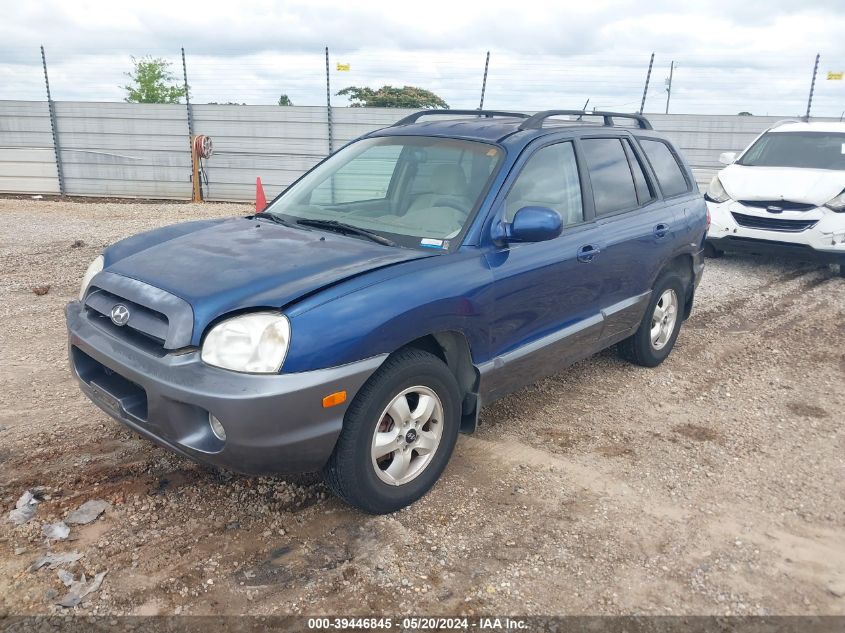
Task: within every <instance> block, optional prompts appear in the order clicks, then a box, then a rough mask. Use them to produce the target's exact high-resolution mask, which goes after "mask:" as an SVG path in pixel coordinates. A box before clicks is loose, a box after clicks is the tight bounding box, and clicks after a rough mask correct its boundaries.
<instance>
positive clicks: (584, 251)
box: [578, 244, 601, 264]
mask: <svg viewBox="0 0 845 633" xmlns="http://www.w3.org/2000/svg"><path fill="white" fill-rule="evenodd" d="M599 253H601V249H600V248H598V247H597V246H593V245H592V244H587V245H585V246H582V247H581V248H579V249H578V261H579V262H582V263H584V264H586V263H588V262H591V261H593V258H594V257H595V256H596V255H598V254H599Z"/></svg>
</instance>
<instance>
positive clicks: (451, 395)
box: [323, 348, 461, 514]
mask: <svg viewBox="0 0 845 633" xmlns="http://www.w3.org/2000/svg"><path fill="white" fill-rule="evenodd" d="M423 397H426V398H427V400H425V401H424V402H425V404H426V405H428V406H430V408H431V413H430V415H429V417H428V418H427V422H425V423H424V424H422V423H420V421H421V420H422V419H423V418H424V417H425V413H423V415H421V416H419V419H418V420H417V422H414V420H413V419H412V418H413V414H414V413H418V412H419V411H423V409H425V410H426V411H427V410H428V408H427V407H423V406H422V404H423V400H422V399H423ZM403 401H404V403H405V408H404V409H403V407H402V404H401V403H402V402H403ZM394 404H395V405H396V407H395V408H392V407H393V405H394ZM438 406H439V409H438ZM405 410H406V413H407V414H410V415H407V414H406V415H405V416H403V415H401V412H402V411H405ZM391 411H393V412H394V413H393V414H391ZM397 411H398V413H396V412H397ZM460 416H461V397H460V391H459V389H458V384H457V381H456V380H455V377H454V376H453V375H452V372H451V371H450V370H449V368H448V367H447V366H446V364H445V363H444V362H443V361H441V360H440V359H439V358H438V357H437V356H435V355H434V354H430V353H429V352H425V351H422V350H418V349H412V348H408V349H403V350H400V351H398V352H396V353H395V354H393V355H392V356H390V357H389V358H388V359H387V360H386V361H385V362H384V364H383V365H382V366H381V367H379V369H378V370H376V372H375V373H374V374H373V375H372V376H371V377H370V379H369V380H368V381H367V382H366V383H365V384H364V386H363V387H361V390H360V391H359V392H358V394H357V395H356V396H355V398H354V400H353V401H352V404H350V405H349V409H347V411H346V415H345V416H344V419H343V430H342V431H341V433H340V437H339V438H338V441H337V444H336V445H335V448H334V452H333V453H332V456H331V457H330V458H329V461H328V462H327V463H326V465H325V466H324V467H323V478H324V480H325V482H326V484H327V485H328V486H329V488H331V490H332V491H333V492H334V493H335V494H336V495H337V496H338V497H340V498H341V499H343V500H344V501H346V502H347V503H349V504H350V505H353V506H355V507H356V508H359V509H360V510H363V511H364V512H368V513H370V514H387V513H389V512H395V511H396V510H399V509H401V508H404V507H405V506H407V505H410V504H411V503H413V502H414V501H416V500H417V499H419V498H420V497H422V496H423V495H424V494H425V493H427V492H428V491H429V490H430V489H431V487H432V486H433V485H434V483H435V482H436V481H437V480H438V478H439V477H440V475H441V473H442V472H443V469H444V468H446V464H447V463H448V462H449V458H450V457H451V455H452V450H453V449H454V448H455V442H456V441H457V438H458V430H459V428H460V421H461V417H460ZM394 417H395V418H397V419H396V420H394ZM403 417H404V418H405V419H404V420H403V419H401V418H403ZM438 417H442V420H437V419H436V418H438ZM405 424H407V426H403V425H405ZM411 429H413V432H414V436H413V438H414V439H413V441H412V442H411V443H409V438H411V435H410V433H411ZM377 431H378V437H376V433H377ZM438 434H439V439H437V440H436V443H435V439H432V438H433V437H435V436H438ZM388 437H390V438H391V440H390V442H388V441H386V440H384V439H383V438H388ZM377 441H378V442H379V443H380V444H379V445H377V444H376V442H377ZM393 441H395V442H396V451H395V452H390V453H388V454H385V455H383V456H381V457H378V458H376V456H375V455H376V453H378V452H381V450H386V449H379V446H380V445H383V446H385V447H387V448H388V449H392V447H393V443H392V442H393ZM424 445H427V446H429V447H430V446H434V448H433V450H427V448H426V446H424ZM415 447H416V448H415ZM418 451H419V452H418ZM406 456H407V459H406ZM396 460H398V461H396ZM403 468H405V469H406V471H403ZM377 469H378V470H379V471H380V472H379V473H377V472H376V471H377ZM403 472H405V475H406V477H410V478H409V479H407V478H405V477H401V476H399V475H401V474H402V473H403ZM396 477H398V478H396Z"/></svg>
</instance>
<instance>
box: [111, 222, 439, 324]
mask: <svg viewBox="0 0 845 633" xmlns="http://www.w3.org/2000/svg"><path fill="white" fill-rule="evenodd" d="M430 256H431V255H429V254H428V253H425V252H422V251H414V250H410V249H406V248H398V247H389V246H382V245H380V244H376V243H374V242H369V241H364V240H361V239H357V238H352V237H345V236H341V235H332V234H330V233H323V232H319V231H316V230H315V231H311V230H302V229H296V228H289V227H285V226H281V225H278V224H272V223H270V222H266V221H257V220H248V219H246V218H235V219H232V220H226V221H222V222H219V221H218V222H215V221H212V222H192V223H189V224H182V225H175V226H173V227H165V228H163V229H158V230H156V231H152V232H149V233H144V234H141V235H138V236H135V237H131V238H129V239H128V240H125V241H124V242H119V243H118V244H115V245H114V246H113V247H112V248H110V249H108V251H106V253H105V257H106V270H107V271H108V272H111V273H115V274H118V275H123V276H125V277H131V278H133V279H137V280H139V281H143V282H145V283H148V284H150V285H152V286H155V287H157V288H161V289H162V290H166V291H167V292H169V293H171V294H174V295H176V296H177V297H181V298H182V299H184V300H185V301H187V302H188V303H190V304H191V307H192V308H193V311H194V331H195V332H202V331H203V330H204V329H205V327H206V326H207V325H208V323H210V322H211V321H212V320H214V319H215V318H217V317H218V316H221V315H223V314H226V313H228V312H232V311H235V310H239V309H243V308H252V307H274V308H281V307H284V306H286V305H287V304H289V303H291V302H293V301H295V300H297V299H298V298H300V297H302V296H303V295H306V294H309V293H311V292H314V291H317V290H319V289H321V288H323V287H325V286H328V285H332V284H335V283H337V282H339V281H342V280H344V279H348V278H350V277H354V276H356V275H359V274H361V273H365V272H369V271H372V270H375V269H377V268H383V267H385V266H390V265H393V264H397V263H400V262H404V261H410V260H414V259H420V258H423V257H430Z"/></svg>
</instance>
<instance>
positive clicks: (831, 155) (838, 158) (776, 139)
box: [737, 132, 845, 170]
mask: <svg viewBox="0 0 845 633" xmlns="http://www.w3.org/2000/svg"><path fill="white" fill-rule="evenodd" d="M737 164H739V165H748V166H755V167H806V168H808V169H843V170H845V134H836V133H834V132H766V133H765V134H764V135H763V136H761V137H760V138H759V139H758V140H757V142H756V143H754V145H752V146H751V148H750V149H749V150H748V151H747V152H745V155H744V156H743V157H742V158H740V159H739V160H738V161H737Z"/></svg>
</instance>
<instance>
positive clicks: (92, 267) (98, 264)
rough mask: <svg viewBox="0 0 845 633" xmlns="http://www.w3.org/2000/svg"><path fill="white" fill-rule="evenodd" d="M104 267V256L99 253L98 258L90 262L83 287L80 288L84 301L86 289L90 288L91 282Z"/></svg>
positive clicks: (80, 296) (81, 297)
mask: <svg viewBox="0 0 845 633" xmlns="http://www.w3.org/2000/svg"><path fill="white" fill-rule="evenodd" d="M102 269H103V256H102V255H97V258H96V259H95V260H94V261H93V262H91V263H90V264H88V269H87V270H86V271H85V274H84V275H83V276H82V287H81V288H80V289H79V300H80V301H82V300H83V299H84V298H85V291H86V290H88V286H89V284H90V283H91V280H92V279H93V278H94V275H96V274H97V273H98V272H100V271H101V270H102Z"/></svg>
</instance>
